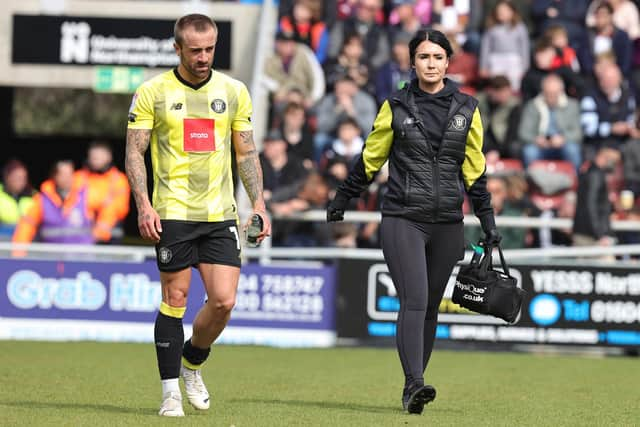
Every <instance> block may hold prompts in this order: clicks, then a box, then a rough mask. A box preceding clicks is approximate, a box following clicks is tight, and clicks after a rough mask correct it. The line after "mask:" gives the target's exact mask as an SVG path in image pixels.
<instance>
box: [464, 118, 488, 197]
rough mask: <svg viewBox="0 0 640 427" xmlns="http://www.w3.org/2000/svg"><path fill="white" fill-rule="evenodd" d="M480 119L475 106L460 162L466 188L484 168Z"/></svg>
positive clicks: (480, 174) (478, 176)
mask: <svg viewBox="0 0 640 427" xmlns="http://www.w3.org/2000/svg"><path fill="white" fill-rule="evenodd" d="M483 135H484V133H483V130H482V120H481V119H480V110H478V108H477V107H476V110H475V111H474V112H473V119H472V120H471V127H470V128H469V133H468V134H467V146H466V148H465V152H464V157H465V158H464V162H462V176H463V178H464V185H465V187H466V188H467V190H468V189H469V188H471V186H472V185H473V184H474V183H475V182H476V180H477V179H478V178H480V177H481V176H482V174H483V173H484V169H485V158H484V153H482V140H483Z"/></svg>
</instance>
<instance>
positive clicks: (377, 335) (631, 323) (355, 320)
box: [336, 260, 640, 347]
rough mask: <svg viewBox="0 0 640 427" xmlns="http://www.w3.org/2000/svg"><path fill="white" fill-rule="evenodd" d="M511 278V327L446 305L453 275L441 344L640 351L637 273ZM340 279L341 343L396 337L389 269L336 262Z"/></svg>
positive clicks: (526, 268) (537, 271)
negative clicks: (514, 315)
mask: <svg viewBox="0 0 640 427" xmlns="http://www.w3.org/2000/svg"><path fill="white" fill-rule="evenodd" d="M509 270H510V272H511V274H512V275H513V276H514V277H516V279H518V286H520V287H522V288H523V289H524V290H525V291H526V292H527V295H526V297H525V301H524V303H523V307H522V311H521V313H520V317H519V318H518V320H517V321H516V322H515V323H514V324H513V325H508V324H507V323H505V322H504V321H502V320H500V319H497V318H494V317H490V316H483V315H478V314H475V313H471V312H469V311H467V310H465V309H462V308H461V307H459V306H458V305H457V304H454V303H453V302H451V293H452V290H453V285H454V283H455V274H456V273H457V268H456V269H454V272H453V274H452V276H451V278H450V280H449V283H448V285H447V291H446V292H445V297H444V299H443V301H442V304H441V305H440V314H439V319H438V329H437V332H436V334H437V337H438V339H441V340H452V341H467V342H470V341H475V342H494V343H507V344H553V345H565V344H566V345H587V346H614V347H638V346H640V267H638V268H635V267H633V266H624V267H622V266H615V265H612V266H606V267H605V266H602V267H593V266H561V265H513V266H510V268H509ZM338 274H339V280H338V289H337V294H338V304H337V313H336V327H337V333H338V337H340V338H355V339H359V340H363V341H380V340H381V339H382V340H384V338H385V337H386V338H387V339H388V338H392V337H394V336H395V320H396V317H397V310H398V308H399V303H398V299H397V297H396V295H395V290H394V288H393V283H392V281H391V277H390V275H389V273H388V270H387V267H386V264H384V262H380V261H362V260H341V261H340V264H339V268H338ZM388 342H389V343H392V342H393V340H391V339H388Z"/></svg>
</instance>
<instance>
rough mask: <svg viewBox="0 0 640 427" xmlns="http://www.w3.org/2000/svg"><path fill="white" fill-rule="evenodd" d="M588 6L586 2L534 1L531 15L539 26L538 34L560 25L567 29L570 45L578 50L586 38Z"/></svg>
mask: <svg viewBox="0 0 640 427" xmlns="http://www.w3.org/2000/svg"><path fill="white" fill-rule="evenodd" d="M588 5H589V2H588V1H585V0H535V1H532V2H531V15H532V17H533V19H534V21H535V22H536V23H537V24H538V28H537V34H542V33H543V32H544V31H545V30H546V29H547V28H548V27H549V26H551V25H558V26H560V27H563V28H566V29H567V33H568V34H569V45H571V46H572V47H574V48H577V46H578V45H579V44H580V43H581V42H582V40H583V37H584V32H585V31H584V22H585V17H586V14H587V7H588Z"/></svg>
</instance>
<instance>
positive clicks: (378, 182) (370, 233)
mask: <svg viewBox="0 0 640 427" xmlns="http://www.w3.org/2000/svg"><path fill="white" fill-rule="evenodd" d="M345 179H346V175H345ZM343 181H344V179H343ZM388 182H389V163H385V164H384V165H383V166H382V168H381V169H380V171H379V172H378V174H377V175H376V176H375V178H374V179H373V183H372V184H371V185H370V186H369V187H368V188H367V190H366V191H365V192H364V193H363V194H362V195H361V196H360V198H359V199H358V200H357V201H356V207H355V208H356V210H358V211H364V212H380V209H381V207H382V200H383V199H384V195H385V193H386V192H387V186H388ZM357 245H358V247H359V248H380V221H371V222H367V223H364V224H362V225H361V227H360V229H359V231H358V236H357Z"/></svg>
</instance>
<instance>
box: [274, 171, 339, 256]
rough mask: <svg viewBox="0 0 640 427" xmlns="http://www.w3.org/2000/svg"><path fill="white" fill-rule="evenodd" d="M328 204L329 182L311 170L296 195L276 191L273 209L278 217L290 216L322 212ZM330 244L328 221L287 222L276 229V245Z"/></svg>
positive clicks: (304, 245) (309, 245)
mask: <svg viewBox="0 0 640 427" xmlns="http://www.w3.org/2000/svg"><path fill="white" fill-rule="evenodd" d="M328 201H329V186H328V184H327V182H326V180H325V179H324V178H323V177H322V175H320V174H319V173H318V172H316V171H311V172H310V173H309V174H308V175H307V177H306V179H305V180H304V182H303V184H302V185H301V186H300V188H298V189H296V191H295V192H293V193H292V192H290V191H276V192H274V193H273V194H272V197H271V203H270V204H269V209H270V211H271V212H272V213H273V214H274V215H275V216H276V217H277V216H282V217H286V216H289V215H292V214H295V213H297V212H303V211H306V210H309V209H322V208H324V207H325V206H326V205H327V203H328ZM328 243H329V228H328V226H327V224H326V223H324V222H322V223H320V222H308V221H286V223H285V222H283V224H282V226H281V227H274V235H273V245H274V246H297V247H300V246H302V247H313V246H326V245H327V244H328Z"/></svg>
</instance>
